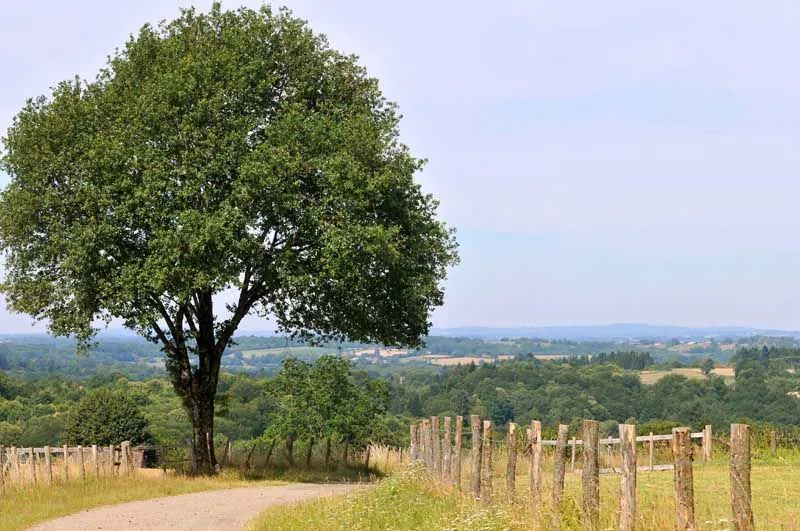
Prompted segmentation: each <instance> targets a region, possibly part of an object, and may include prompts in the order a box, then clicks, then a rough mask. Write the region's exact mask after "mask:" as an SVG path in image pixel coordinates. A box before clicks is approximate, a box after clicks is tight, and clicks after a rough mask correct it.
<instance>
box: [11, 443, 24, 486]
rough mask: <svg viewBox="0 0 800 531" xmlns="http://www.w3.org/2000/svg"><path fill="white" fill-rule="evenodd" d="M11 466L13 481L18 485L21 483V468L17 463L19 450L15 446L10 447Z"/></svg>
mask: <svg viewBox="0 0 800 531" xmlns="http://www.w3.org/2000/svg"><path fill="white" fill-rule="evenodd" d="M11 466H12V467H13V468H14V480H15V481H16V483H17V485H19V484H21V483H22V468H21V467H20V463H19V450H18V449H17V447H16V446H12V447H11Z"/></svg>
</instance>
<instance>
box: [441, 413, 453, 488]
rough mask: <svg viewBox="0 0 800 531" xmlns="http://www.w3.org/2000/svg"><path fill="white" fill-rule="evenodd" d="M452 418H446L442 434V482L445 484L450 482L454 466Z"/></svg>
mask: <svg viewBox="0 0 800 531" xmlns="http://www.w3.org/2000/svg"><path fill="white" fill-rule="evenodd" d="M452 422H453V421H452V419H451V418H450V417H445V418H444V433H442V480H443V481H444V482H445V483H449V482H450V469H451V466H452V463H451V461H452V457H453V455H452V446H451V444H452V443H451V441H450V425H451V424H452Z"/></svg>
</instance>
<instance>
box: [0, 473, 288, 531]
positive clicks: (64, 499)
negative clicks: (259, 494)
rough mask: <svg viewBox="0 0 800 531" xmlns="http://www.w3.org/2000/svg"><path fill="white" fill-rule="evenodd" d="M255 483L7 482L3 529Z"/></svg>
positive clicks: (228, 479)
mask: <svg viewBox="0 0 800 531" xmlns="http://www.w3.org/2000/svg"><path fill="white" fill-rule="evenodd" d="M275 483H276V484H277V482H275ZM252 485H253V482H251V481H245V480H242V479H239V478H237V477H233V476H221V477H213V478H188V477H184V476H167V477H160V478H143V477H130V478H125V477H116V478H100V479H88V480H86V481H73V482H69V483H60V482H59V483H56V484H54V485H53V486H50V487H48V486H42V485H39V486H24V487H15V486H8V485H7V486H6V489H5V491H4V492H3V493H2V494H0V531H12V530H17V529H26V528H27V527H29V526H31V525H33V524H36V523H38V522H43V521H45V520H49V519H51V518H56V517H59V516H64V515H68V514H72V513H76V512H79V511H82V510H84V509H90V508H92V507H99V506H101V505H110V504H115V503H123V502H128V501H135V500H146V499H149V498H160V497H163V496H173V495H176V494H187V493H191V492H201V491H207V490H214V489H226V488H233V487H245V486H252Z"/></svg>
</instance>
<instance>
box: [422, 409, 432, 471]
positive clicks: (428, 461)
mask: <svg viewBox="0 0 800 531" xmlns="http://www.w3.org/2000/svg"><path fill="white" fill-rule="evenodd" d="M430 425H431V421H430V420H428V419H425V420H423V421H422V424H421V426H420V428H422V458H423V459H424V461H425V466H426V467H427V468H428V470H429V471H430V470H431V468H432V467H433V448H431V442H430V437H431V426H430Z"/></svg>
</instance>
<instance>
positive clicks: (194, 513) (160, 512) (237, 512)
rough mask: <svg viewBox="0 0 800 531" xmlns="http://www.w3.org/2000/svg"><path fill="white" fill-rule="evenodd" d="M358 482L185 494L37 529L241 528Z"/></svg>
mask: <svg viewBox="0 0 800 531" xmlns="http://www.w3.org/2000/svg"><path fill="white" fill-rule="evenodd" d="M355 487H356V486H355V485H315V484H307V483H295V484H291V485H280V486H273V487H246V488H238V489H226V490H214V491H207V492H198V493H194V494H181V495H179V496H169V497H167V498H156V499H153V500H142V501H136V502H130V503H122V504H119V505H108V506H105V507H98V508H95V509H89V510H86V511H82V512H80V513H76V514H73V515H70V516H65V517H63V518H57V519H55V520H50V521H48V522H44V523H42V524H39V525H37V526H35V527H32V528H31V530H35V531H56V530H57V531H78V530H80V531H84V530H95V529H102V530H104V531H109V530H110V531H122V530H130V529H170V530H178V531H183V530H185V531H206V530H208V531H211V530H215V531H216V530H219V531H223V530H233V529H237V530H238V529H241V528H242V527H243V526H244V525H245V524H246V523H247V522H248V521H249V520H251V519H252V518H254V517H255V516H256V515H257V514H258V513H260V512H261V511H262V510H263V509H264V508H266V507H270V506H272V505H281V504H289V503H293V502H297V501H302V500H308V499H312V498H319V497H322V496H328V495H332V494H343V493H345V492H347V491H349V490H352V489H353V488H355Z"/></svg>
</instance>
